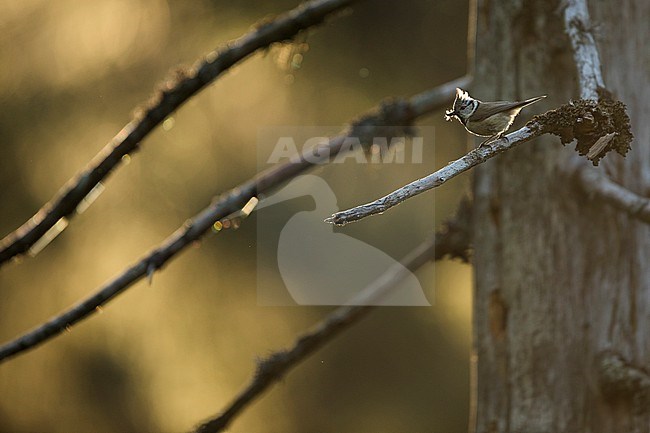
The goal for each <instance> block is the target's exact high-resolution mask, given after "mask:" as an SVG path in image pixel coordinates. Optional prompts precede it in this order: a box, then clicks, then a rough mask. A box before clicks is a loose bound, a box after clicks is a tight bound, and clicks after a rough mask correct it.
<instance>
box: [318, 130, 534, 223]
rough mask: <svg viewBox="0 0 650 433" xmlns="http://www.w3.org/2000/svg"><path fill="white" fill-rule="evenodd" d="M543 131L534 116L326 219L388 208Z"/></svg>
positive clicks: (349, 218)
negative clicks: (431, 170)
mask: <svg viewBox="0 0 650 433" xmlns="http://www.w3.org/2000/svg"><path fill="white" fill-rule="evenodd" d="M542 133H543V129H542V128H541V125H539V124H537V122H536V121H535V120H532V121H530V122H528V124H527V125H526V126H524V127H523V128H521V129H518V130H517V131H514V132H512V133H510V134H508V135H507V136H505V137H503V138H501V139H499V140H496V141H493V142H492V143H490V145H489V146H483V147H479V148H476V149H474V150H471V151H470V152H468V153H467V154H466V155H464V156H463V157H462V158H460V159H457V160H456V161H452V162H450V163H449V164H447V165H446V166H445V167H443V168H441V169H440V170H438V171H436V172H435V173H432V174H430V175H428V176H426V177H423V178H422V179H418V180H416V181H413V182H411V183H409V184H408V185H405V186H403V187H401V188H399V189H397V190H395V191H393V192H391V193H390V194H388V195H386V196H384V197H382V198H380V199H377V200H375V201H373V202H371V203H367V204H364V205H361V206H357V207H354V208H352V209H348V210H344V211H341V212H337V213H335V214H334V215H332V216H331V217H330V218H327V219H326V220H325V222H328V223H332V224H335V225H337V226H343V225H346V224H349V223H351V222H354V221H359V220H360V219H363V218H366V217H369V216H371V215H377V214H380V213H382V212H385V211H386V210H388V209H390V208H392V207H394V206H397V205H398V204H400V203H402V202H403V201H405V200H408V199H409V198H412V197H415V196H416V195H418V194H422V193H423V192H425V191H428V190H430V189H433V188H436V187H438V186H440V185H442V184H443V183H445V182H446V181H448V180H449V179H451V178H453V177H456V176H458V175H459V174H461V173H464V172H466V171H467V170H469V169H470V168H472V167H475V166H477V165H478V164H481V163H483V162H485V161H487V160H488V159H490V158H493V157H495V156H497V155H499V154H500V153H503V152H505V151H507V150H509V149H513V148H515V147H517V146H518V145H520V144H521V143H524V142H526V141H529V140H532V139H533V138H535V137H537V136H538V135H541V134H542Z"/></svg>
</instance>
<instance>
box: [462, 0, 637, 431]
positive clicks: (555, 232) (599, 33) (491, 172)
mask: <svg viewBox="0 0 650 433" xmlns="http://www.w3.org/2000/svg"><path fill="white" fill-rule="evenodd" d="M589 6H590V13H591V18H592V24H594V25H595V29H596V30H595V33H596V39H597V41H598V44H599V48H600V53H601V60H602V63H603V75H604V79H605V85H606V87H607V88H608V90H610V91H611V92H612V93H613V94H614V97H615V98H617V99H620V100H621V101H623V102H624V103H625V104H626V105H627V108H628V114H629V115H630V118H631V122H632V132H633V133H634V136H635V140H634V142H633V143H632V151H631V152H629V153H628V155H627V157H626V158H624V159H623V158H622V157H620V156H618V155H613V154H610V155H609V156H607V157H606V158H605V159H604V160H603V161H602V162H601V164H600V167H598V170H602V171H604V172H606V173H607V174H608V175H609V176H610V177H611V178H612V179H613V180H615V181H616V182H619V183H621V184H623V185H624V186H626V187H628V188H629V189H630V190H632V191H633V192H636V193H637V194H639V195H642V196H648V193H649V191H650V150H649V149H650V146H649V143H650V122H649V121H648V116H649V114H650V103H649V101H650V85H649V83H648V80H649V78H648V77H650V50H648V49H647V46H645V44H647V41H649V40H650V31H649V27H648V23H647V20H648V18H649V17H650V3H649V2H648V1H647V0H630V1H626V2H613V1H608V2H605V1H592V2H591V4H590V5H589ZM477 11H478V12H477V44H476V79H475V83H476V85H475V87H474V88H473V92H472V94H473V96H475V97H478V98H479V99H484V100H490V99H523V98H528V97H533V96H537V95H540V94H548V95H549V98H547V99H546V100H545V101H544V102H542V103H538V104H535V105H533V106H531V107H527V108H526V109H524V111H523V112H522V113H521V114H520V117H523V118H530V116H531V115H532V113H534V112H535V111H536V110H537V111H540V110H546V109H549V108H553V107H555V106H558V105H560V104H562V103H565V102H567V101H568V100H569V99H570V98H572V97H573V98H577V97H578V95H579V93H578V87H577V79H576V68H575V63H574V62H573V58H572V55H573V52H572V50H571V46H570V44H569V41H568V38H567V37H566V34H565V32H564V27H563V18H562V5H561V2H559V1H544V0H534V1H527V2H522V1H520V0H502V1H489V0H478V9H477ZM515 126H516V125H515ZM575 155H576V154H575V152H574V151H573V146H566V147H562V146H561V145H560V143H559V140H558V139H557V138H556V137H554V138H551V137H548V136H545V137H542V138H541V139H536V140H534V141H533V142H530V143H525V144H523V145H521V146H520V147H519V148H518V149H516V150H515V151H512V152H507V153H506V154H504V155H501V156H499V157H498V158H496V159H495V160H493V161H491V162H489V163H487V164H483V165H482V166H481V167H480V168H479V169H478V170H477V171H476V172H475V173H476V177H475V184H474V195H475V215H474V221H475V223H474V224H475V226H474V230H475V234H474V239H475V257H474V262H475V272H476V292H475V301H474V302H475V303H474V350H475V354H474V355H475V356H473V357H472V359H473V361H474V368H475V371H474V373H475V377H476V381H475V383H474V386H473V403H474V407H475V409H474V414H473V418H472V422H471V426H470V430H474V431H476V432H480V433H484V432H499V433H507V432H513V433H514V432H517V433H537V432H540V433H541V432H545V433H555V432H593V433H597V432H635V433H641V432H644V433H648V432H650V410H649V408H650V398H649V397H648V396H649V394H650V391H649V389H648V388H649V386H648V380H650V379H648V378H649V377H650V376H648V375H647V370H645V371H644V370H643V367H644V366H645V367H646V368H647V367H648V366H650V334H649V332H650V227H649V226H648V225H647V224H644V223H642V222H639V221H637V220H634V219H632V218H630V217H629V216H627V215H626V214H624V213H622V212H619V211H617V210H614V209H612V208H610V207H608V206H607V205H604V204H602V203H600V202H597V201H595V200H593V199H592V198H591V197H586V196H585V195H584V194H583V193H581V192H580V190H579V189H578V188H577V187H576V185H575V184H574V183H573V182H572V180H571V179H569V178H567V176H566V175H565V174H564V173H565V172H564V171H563V167H566V164H567V163H568V161H569V160H570V159H571V158H575V157H576V156H575ZM617 375H618V376H617Z"/></svg>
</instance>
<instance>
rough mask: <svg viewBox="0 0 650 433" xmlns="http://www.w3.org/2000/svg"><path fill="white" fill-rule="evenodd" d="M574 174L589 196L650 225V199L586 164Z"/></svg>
mask: <svg viewBox="0 0 650 433" xmlns="http://www.w3.org/2000/svg"><path fill="white" fill-rule="evenodd" d="M574 174H575V176H576V179H577V180H578V184H579V185H580V188H582V190H583V191H584V192H585V193H586V194H587V195H589V196H592V197H594V198H597V199H599V200H602V201H604V202H605V203H607V204H609V205H611V206H613V207H615V208H617V209H619V210H621V211H623V212H626V213H627V214H628V215H630V216H631V217H632V218H636V219H638V220H640V221H643V222H645V223H648V224H650V198H647V197H641V196H639V195H637V194H635V193H633V192H632V191H630V190H629V189H627V188H625V187H623V186H621V185H619V184H617V183H616V182H614V181H613V180H611V179H610V178H609V177H608V176H606V175H605V174H603V173H601V172H599V171H598V170H596V169H594V168H592V167H589V166H588V165H586V164H580V166H579V167H576V168H575V171H574Z"/></svg>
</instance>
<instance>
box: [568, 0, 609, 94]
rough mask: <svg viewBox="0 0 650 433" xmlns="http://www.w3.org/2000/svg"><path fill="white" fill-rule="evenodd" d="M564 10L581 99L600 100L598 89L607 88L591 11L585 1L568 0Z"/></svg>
mask: <svg viewBox="0 0 650 433" xmlns="http://www.w3.org/2000/svg"><path fill="white" fill-rule="evenodd" d="M565 4H566V5H565V9H564V26H565V29H566V32H567V34H568V35H569V39H570V40H571V46H572V47H573V57H574V59H575V62H576V67H577V68H578V81H579V83H580V97H581V98H582V99H594V100H597V99H598V89H599V88H604V87H605V82H604V80H603V74H602V72H601V67H600V55H599V54H598V48H597V47H596V41H595V39H594V35H593V34H592V32H591V24H590V20H589V9H588V8H587V3H586V1H585V0H566V3H565Z"/></svg>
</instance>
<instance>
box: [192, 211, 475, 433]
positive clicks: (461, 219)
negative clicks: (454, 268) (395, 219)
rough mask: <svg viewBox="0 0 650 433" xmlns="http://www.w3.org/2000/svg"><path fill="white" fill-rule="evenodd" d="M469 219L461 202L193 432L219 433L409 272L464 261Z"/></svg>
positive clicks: (268, 362)
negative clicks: (428, 265) (427, 235)
mask: <svg viewBox="0 0 650 433" xmlns="http://www.w3.org/2000/svg"><path fill="white" fill-rule="evenodd" d="M470 216H471V209H470V205H469V202H468V201H467V200H463V201H462V202H461V205H460V208H459V210H458V213H457V215H456V217H455V218H454V219H453V220H452V221H450V222H448V223H447V224H446V226H445V227H444V228H443V230H442V231H440V232H438V233H436V235H435V237H432V238H430V239H428V240H426V241H425V242H423V243H422V244H421V245H419V246H418V247H417V248H415V249H414V250H413V251H411V252H410V253H409V254H408V255H407V256H406V257H405V258H404V259H403V260H402V261H401V265H394V266H392V267H390V268H389V269H388V270H387V271H386V272H385V273H384V274H382V275H381V276H380V277H379V278H377V279H376V280H375V281H374V282H372V283H371V284H370V285H368V286H366V287H365V288H364V289H363V290H362V291H361V292H359V294H358V295H357V296H356V297H355V298H354V299H352V300H351V301H350V303H349V304H351V305H345V306H341V307H339V308H337V309H336V310H334V311H333V312H332V313H330V314H329V315H328V316H327V317H326V318H325V319H323V320H322V321H321V322H319V323H318V324H317V325H316V326H314V327H313V328H312V329H311V330H309V331H307V332H306V333H304V334H303V335H301V336H300V337H298V338H297V339H296V341H295V343H294V344H293V346H292V347H291V348H290V349H288V350H280V351H277V352H274V353H273V354H271V355H270V356H268V357H267V358H266V359H263V360H261V361H260V362H259V363H258V365H257V371H256V372H255V375H254V376H253V378H252V380H251V381H250V383H249V384H248V385H247V386H246V388H244V390H243V391H242V392H241V393H240V394H239V395H237V397H236V398H235V400H234V401H233V402H232V403H231V404H230V405H229V406H228V407H227V408H226V409H225V410H224V411H223V412H222V413H221V414H220V415H219V416H216V417H215V418H213V419H211V420H209V421H206V422H205V423H203V424H201V425H200V426H198V427H197V428H196V430H195V431H196V432H197V433H214V432H219V431H223V430H224V429H225V428H226V427H227V426H228V425H229V424H230V423H231V422H232V420H233V419H234V418H235V417H236V416H237V415H238V414H239V413H240V412H241V411H242V410H244V409H245V408H246V407H247V406H248V405H249V404H250V403H251V402H252V401H253V400H254V399H255V398H257V397H259V396H260V395H261V394H262V392H264V391H265V390H266V389H267V388H269V387H270V386H271V385H273V384H274V383H275V382H277V381H279V380H280V379H282V377H284V376H285V375H286V374H287V373H288V372H289V371H290V370H291V369H293V368H294V367H295V366H297V365H298V364H299V363H300V362H301V361H303V360H304V359H306V358H307V357H308V356H309V355H311V354H312V353H314V352H315V351H316V350H318V349H320V348H321V347H323V346H324V345H325V344H327V343H329V342H330V341H331V340H332V339H333V338H334V337H336V336H337V335H338V334H339V333H341V332H343V331H344V330H346V329H348V328H350V327H351V326H352V325H354V324H355V323H357V322H358V321H359V320H360V319H362V318H363V317H365V316H366V314H368V313H369V312H370V311H372V310H373V309H374V308H375V307H374V306H371V305H368V304H369V303H371V302H376V301H377V300H378V299H381V298H383V297H384V296H386V295H387V294H388V293H390V291H391V289H392V288H393V287H395V286H396V285H397V283H399V282H400V281H401V280H402V279H403V278H404V277H405V276H407V275H409V273H410V271H414V270H415V269H417V268H419V267H420V266H422V265H424V264H425V263H427V262H428V261H430V260H439V259H442V258H443V257H445V256H447V255H449V256H451V257H457V258H461V259H462V260H465V261H467V260H468V250H469V245H470V235H469V233H470V226H471V224H470ZM407 269H408V270H407Z"/></svg>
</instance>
